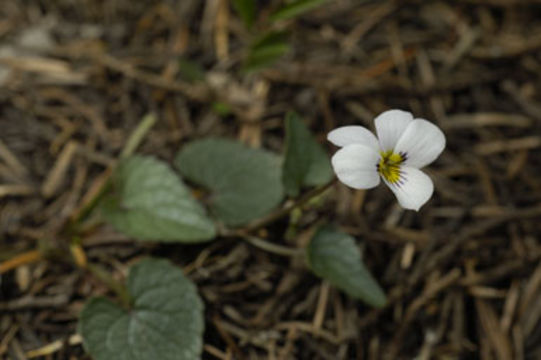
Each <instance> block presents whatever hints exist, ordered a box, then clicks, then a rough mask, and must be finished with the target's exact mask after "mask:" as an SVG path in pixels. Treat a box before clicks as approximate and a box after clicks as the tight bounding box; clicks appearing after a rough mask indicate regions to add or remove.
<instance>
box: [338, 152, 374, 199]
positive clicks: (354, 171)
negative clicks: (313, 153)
mask: <svg viewBox="0 0 541 360" xmlns="http://www.w3.org/2000/svg"><path fill="white" fill-rule="evenodd" d="M378 159H379V154H378V153H377V151H375V150H374V149H372V148H370V147H368V146H365V145H360V144H351V145H348V146H346V147H343V148H342V149H340V150H338V151H337V152H336V154H334V156H333V157H332V159H331V163H332V167H333V169H334V172H335V173H336V176H337V177H338V179H339V180H340V181H341V182H343V183H344V184H346V185H347V186H349V187H352V188H355V189H370V188H373V187H376V186H377V185H378V184H379V183H380V178H379V174H378V171H377V167H376V166H377V164H378Z"/></svg>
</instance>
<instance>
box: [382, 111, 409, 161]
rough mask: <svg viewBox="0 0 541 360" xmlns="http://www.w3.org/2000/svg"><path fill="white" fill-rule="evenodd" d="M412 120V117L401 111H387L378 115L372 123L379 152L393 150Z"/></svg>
mask: <svg viewBox="0 0 541 360" xmlns="http://www.w3.org/2000/svg"><path fill="white" fill-rule="evenodd" d="M412 120H413V115H411V113H409V112H407V111H403V110H388V111H385V112H383V113H381V114H380V115H378V117H376V118H375V119H374V123H375V125H376V132H377V133H378V138H379V144H380V147H381V150H382V151H389V150H393V149H394V147H395V145H396V143H397V141H398V139H399V138H400V136H401V135H402V133H403V132H404V130H406V128H407V127H408V125H409V124H410V123H411V122H412Z"/></svg>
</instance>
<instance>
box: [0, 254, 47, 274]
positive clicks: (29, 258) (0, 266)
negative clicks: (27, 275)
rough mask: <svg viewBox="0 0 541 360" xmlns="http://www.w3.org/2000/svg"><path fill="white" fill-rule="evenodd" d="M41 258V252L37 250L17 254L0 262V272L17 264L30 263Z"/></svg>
mask: <svg viewBox="0 0 541 360" xmlns="http://www.w3.org/2000/svg"><path fill="white" fill-rule="evenodd" d="M41 258H42V254H41V252H40V251H38V250H32V251H28V252H25V253H23V254H20V255H17V256H15V257H14V258H12V259H10V260H7V261H4V262H3V263H0V274H3V273H6V272H8V271H10V270H13V269H15V268H17V267H19V266H22V265H26V264H31V263H33V262H36V261H38V260H40V259H41Z"/></svg>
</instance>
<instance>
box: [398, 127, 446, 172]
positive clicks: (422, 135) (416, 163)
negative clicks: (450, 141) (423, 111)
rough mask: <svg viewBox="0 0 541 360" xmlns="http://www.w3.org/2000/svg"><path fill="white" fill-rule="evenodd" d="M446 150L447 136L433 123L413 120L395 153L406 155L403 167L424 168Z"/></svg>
mask: <svg viewBox="0 0 541 360" xmlns="http://www.w3.org/2000/svg"><path fill="white" fill-rule="evenodd" d="M444 148H445V135H443V132H442V131H441V130H440V129H439V128H438V127H437V126H436V125H434V124H432V123H431V122H428V121H426V120H423V119H415V120H413V121H412V122H411V123H410V124H409V125H408V127H407V128H406V131H404V133H403V134H402V136H401V137H400V139H399V140H398V143H397V144H396V146H395V148H394V152H395V153H399V154H405V157H406V160H405V161H404V163H403V165H405V166H411V167H416V168H422V167H423V166H426V165H428V164H430V163H431V162H432V161H434V160H436V158H437V157H438V156H439V155H440V154H441V152H442V151H443V149H444Z"/></svg>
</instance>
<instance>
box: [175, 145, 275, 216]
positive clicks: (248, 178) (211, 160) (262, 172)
mask: <svg viewBox="0 0 541 360" xmlns="http://www.w3.org/2000/svg"><path fill="white" fill-rule="evenodd" d="M175 165H176V166H177V168H178V169H179V170H180V172H181V174H182V175H184V176H185V177H186V178H187V179H189V180H191V181H193V182H195V183H196V184H198V185H201V186H203V187H204V188H206V189H208V190H210V191H211V195H210V198H209V205H210V208H211V210H212V212H213V213H214V214H215V215H216V216H217V217H218V218H220V219H221V220H222V221H223V222H224V223H226V224H227V225H231V226H238V225H243V224H246V223H248V222H250V221H252V220H254V219H257V218H260V217H262V216H264V215H266V214H267V213H268V212H270V211H271V210H272V209H273V208H275V207H276V206H277V205H278V204H279V203H280V201H281V200H282V198H283V187H282V182H281V163H280V158H279V157H278V156H276V155H275V154H273V153H270V152H268V151H265V150H260V149H251V148H248V147H246V146H245V145H243V144H241V143H239V142H236V141H232V140H227V139H204V140H199V141H194V142H192V143H190V144H188V145H186V146H184V148H182V149H181V150H180V151H179V153H178V154H177V156H176V159H175Z"/></svg>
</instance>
